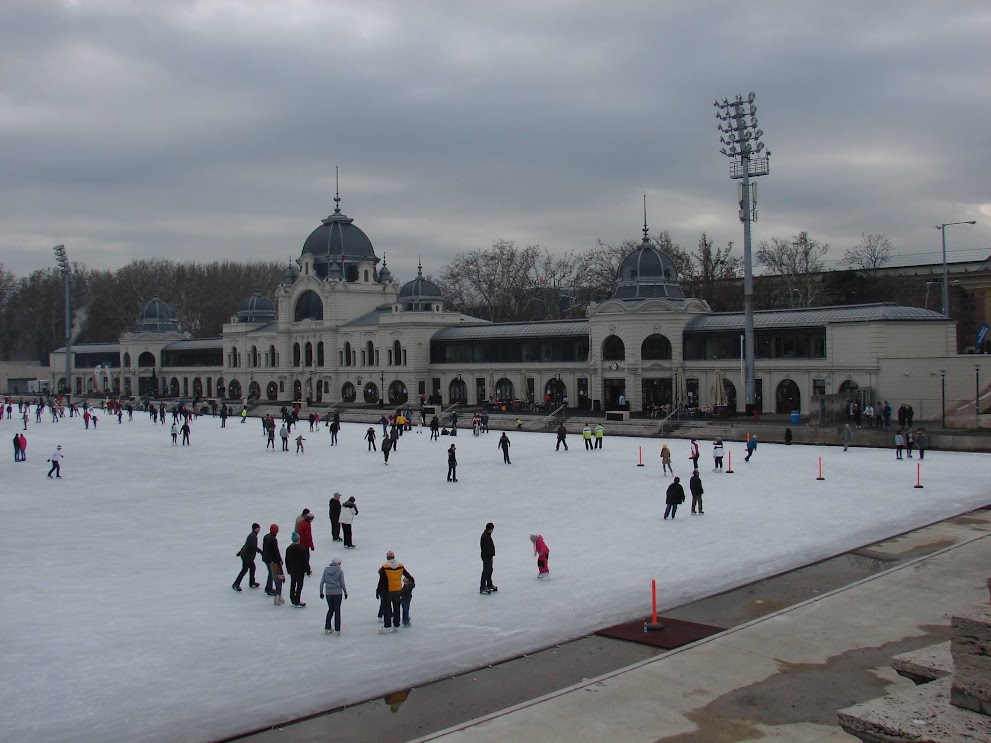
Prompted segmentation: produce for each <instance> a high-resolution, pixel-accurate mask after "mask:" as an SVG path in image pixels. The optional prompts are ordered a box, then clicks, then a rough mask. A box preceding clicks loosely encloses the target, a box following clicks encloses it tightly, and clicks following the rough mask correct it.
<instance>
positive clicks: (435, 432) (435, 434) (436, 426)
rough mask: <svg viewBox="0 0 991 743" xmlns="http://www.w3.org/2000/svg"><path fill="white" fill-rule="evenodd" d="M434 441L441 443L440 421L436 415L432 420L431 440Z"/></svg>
mask: <svg viewBox="0 0 991 743" xmlns="http://www.w3.org/2000/svg"><path fill="white" fill-rule="evenodd" d="M434 439H437V440H438V441H440V421H439V420H438V419H437V416H436V415H435V416H434V417H433V418H431V419H430V440H431V441H433V440H434Z"/></svg>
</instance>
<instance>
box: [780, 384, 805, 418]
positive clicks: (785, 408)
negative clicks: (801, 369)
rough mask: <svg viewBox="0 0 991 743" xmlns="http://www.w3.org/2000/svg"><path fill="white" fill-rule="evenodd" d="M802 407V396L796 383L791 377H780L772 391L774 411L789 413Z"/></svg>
mask: <svg viewBox="0 0 991 743" xmlns="http://www.w3.org/2000/svg"><path fill="white" fill-rule="evenodd" d="M801 409H802V397H801V395H800V393H799V390H798V385H797V384H795V382H794V381H792V380H791V379H782V380H781V381H780V382H779V383H778V388H777V390H775V392H774V412H775V413H790V412H791V411H793V410H801Z"/></svg>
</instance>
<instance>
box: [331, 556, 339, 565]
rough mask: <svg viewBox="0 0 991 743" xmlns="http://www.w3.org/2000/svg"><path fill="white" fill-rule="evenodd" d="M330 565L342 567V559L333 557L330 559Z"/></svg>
mask: <svg viewBox="0 0 991 743" xmlns="http://www.w3.org/2000/svg"><path fill="white" fill-rule="evenodd" d="M330 564H331V565H340V564H341V558H340V557H338V556H337V555H334V556H333V557H331V558H330Z"/></svg>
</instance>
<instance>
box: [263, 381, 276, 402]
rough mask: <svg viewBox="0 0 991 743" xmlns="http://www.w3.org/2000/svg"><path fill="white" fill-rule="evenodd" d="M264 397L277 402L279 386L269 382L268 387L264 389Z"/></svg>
mask: <svg viewBox="0 0 991 743" xmlns="http://www.w3.org/2000/svg"><path fill="white" fill-rule="evenodd" d="M265 395H266V397H268V399H269V400H278V399H279V385H277V384H276V383H275V382H269V383H268V385H267V386H266V387H265Z"/></svg>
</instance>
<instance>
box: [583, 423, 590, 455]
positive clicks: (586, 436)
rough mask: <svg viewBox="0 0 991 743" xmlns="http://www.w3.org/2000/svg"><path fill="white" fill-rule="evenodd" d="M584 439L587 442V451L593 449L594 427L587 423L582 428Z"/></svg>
mask: <svg viewBox="0 0 991 743" xmlns="http://www.w3.org/2000/svg"><path fill="white" fill-rule="evenodd" d="M582 440H583V441H584V442H585V451H592V427H591V426H588V425H586V426H585V427H584V428H583V429H582Z"/></svg>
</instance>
